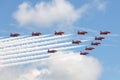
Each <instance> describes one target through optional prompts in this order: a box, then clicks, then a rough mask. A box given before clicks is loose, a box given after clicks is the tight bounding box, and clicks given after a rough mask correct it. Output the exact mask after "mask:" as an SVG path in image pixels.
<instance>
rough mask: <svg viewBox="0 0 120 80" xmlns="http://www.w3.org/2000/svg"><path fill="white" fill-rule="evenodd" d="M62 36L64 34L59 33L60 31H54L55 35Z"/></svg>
mask: <svg viewBox="0 0 120 80" xmlns="http://www.w3.org/2000/svg"><path fill="white" fill-rule="evenodd" d="M63 34H64V32H61V31H60V32H56V31H55V35H63Z"/></svg>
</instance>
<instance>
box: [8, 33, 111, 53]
mask: <svg viewBox="0 0 120 80" xmlns="http://www.w3.org/2000/svg"><path fill="white" fill-rule="evenodd" d="M87 33H88V32H87V31H78V32H77V34H78V35H85V34H87ZM41 34H42V33H40V32H32V34H31V35H32V36H40V35H41ZM54 34H55V35H63V34H65V32H62V31H58V32H56V31H55V33H54ZM99 34H100V35H108V34H110V32H109V31H100V33H99ZM18 36H20V34H19V33H11V34H10V37H18ZM103 39H105V37H102V36H97V37H95V40H103ZM80 43H82V41H80V40H72V44H80ZM99 44H101V43H100V42H97V41H96V42H92V43H91V45H93V46H98V45H99ZM93 49H95V48H94V47H86V48H85V50H93ZM55 52H57V50H48V53H55ZM87 54H89V53H88V52H81V53H80V55H87Z"/></svg>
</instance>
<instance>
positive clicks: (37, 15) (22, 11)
mask: <svg viewBox="0 0 120 80" xmlns="http://www.w3.org/2000/svg"><path fill="white" fill-rule="evenodd" d="M89 7H90V6H89V4H85V5H83V6H82V7H81V8H78V9H75V8H74V6H73V5H72V4H71V3H70V2H69V1H67V0H51V2H49V3H48V2H40V3H38V4H36V5H35V6H31V5H30V3H28V2H24V3H22V4H20V5H19V8H18V10H17V11H16V12H15V13H14V14H13V17H14V18H15V19H16V20H17V22H18V23H19V24H20V25H21V26H25V25H30V24H32V25H35V26H50V25H53V24H61V23H62V24H70V23H71V24H72V23H74V22H75V21H76V20H78V19H79V18H80V17H81V16H82V14H83V13H85V12H86V11H87V9H89Z"/></svg>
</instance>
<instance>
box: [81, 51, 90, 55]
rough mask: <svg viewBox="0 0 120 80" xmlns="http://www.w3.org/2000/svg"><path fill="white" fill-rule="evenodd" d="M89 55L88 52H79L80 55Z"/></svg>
mask: <svg viewBox="0 0 120 80" xmlns="http://www.w3.org/2000/svg"><path fill="white" fill-rule="evenodd" d="M87 54H89V53H88V52H80V55H87Z"/></svg>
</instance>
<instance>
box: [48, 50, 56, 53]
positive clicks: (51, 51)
mask: <svg viewBox="0 0 120 80" xmlns="http://www.w3.org/2000/svg"><path fill="white" fill-rule="evenodd" d="M55 52H57V50H48V53H55Z"/></svg>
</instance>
